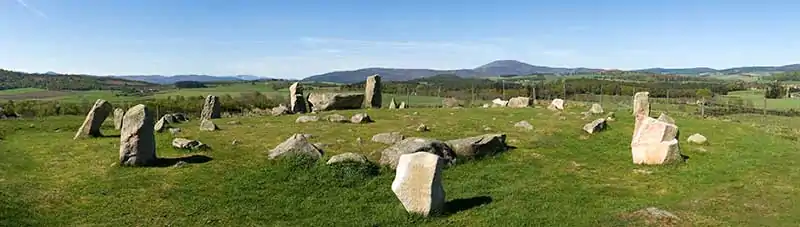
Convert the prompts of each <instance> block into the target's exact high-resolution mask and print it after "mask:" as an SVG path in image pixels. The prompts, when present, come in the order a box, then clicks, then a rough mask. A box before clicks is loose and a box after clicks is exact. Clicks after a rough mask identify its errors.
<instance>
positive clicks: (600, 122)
mask: <svg viewBox="0 0 800 227" xmlns="http://www.w3.org/2000/svg"><path fill="white" fill-rule="evenodd" d="M605 128H606V119H605V118H600V119H597V120H594V121H592V122H589V123H587V124H585V125H583V131H586V132H588V133H589V134H594V133H595V132H599V131H602V130H603V129H605Z"/></svg>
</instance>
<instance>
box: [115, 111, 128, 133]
mask: <svg viewBox="0 0 800 227" xmlns="http://www.w3.org/2000/svg"><path fill="white" fill-rule="evenodd" d="M123 116H125V110H123V109H122V108H117V109H114V129H116V130H120V129H122V117H123Z"/></svg>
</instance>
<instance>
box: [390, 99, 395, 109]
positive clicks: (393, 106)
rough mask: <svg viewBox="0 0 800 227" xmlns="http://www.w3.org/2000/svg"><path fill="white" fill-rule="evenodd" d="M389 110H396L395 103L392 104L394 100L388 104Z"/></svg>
mask: <svg viewBox="0 0 800 227" xmlns="http://www.w3.org/2000/svg"><path fill="white" fill-rule="evenodd" d="M389 109H397V103H395V102H394V98H392V101H391V102H389Z"/></svg>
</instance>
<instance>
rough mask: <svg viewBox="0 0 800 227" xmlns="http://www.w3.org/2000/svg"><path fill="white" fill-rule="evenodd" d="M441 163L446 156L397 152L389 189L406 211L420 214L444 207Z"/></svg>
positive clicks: (440, 210) (443, 162)
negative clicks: (396, 162)
mask: <svg viewBox="0 0 800 227" xmlns="http://www.w3.org/2000/svg"><path fill="white" fill-rule="evenodd" d="M444 165H445V160H443V159H441V158H440V157H439V156H437V155H434V154H430V153H425V152H417V153H413V154H404V155H402V156H400V158H399V161H398V165H397V172H396V173H395V177H394V181H393V182H392V192H394V194H395V195H396V196H397V199H399V200H400V202H401V203H402V204H403V207H404V208H405V209H406V211H408V212H409V213H416V214H420V215H423V216H429V215H433V214H437V213H440V212H443V211H444V208H445V207H444V206H445V192H444V186H443V185H442V169H443V168H444Z"/></svg>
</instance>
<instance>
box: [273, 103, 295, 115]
mask: <svg viewBox="0 0 800 227" xmlns="http://www.w3.org/2000/svg"><path fill="white" fill-rule="evenodd" d="M289 113H291V112H290V111H289V108H287V107H286V106H285V105H283V104H280V105H278V106H276V107H273V108H272V109H271V110H270V114H272V116H276V117H277V116H281V115H284V114H289Z"/></svg>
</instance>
